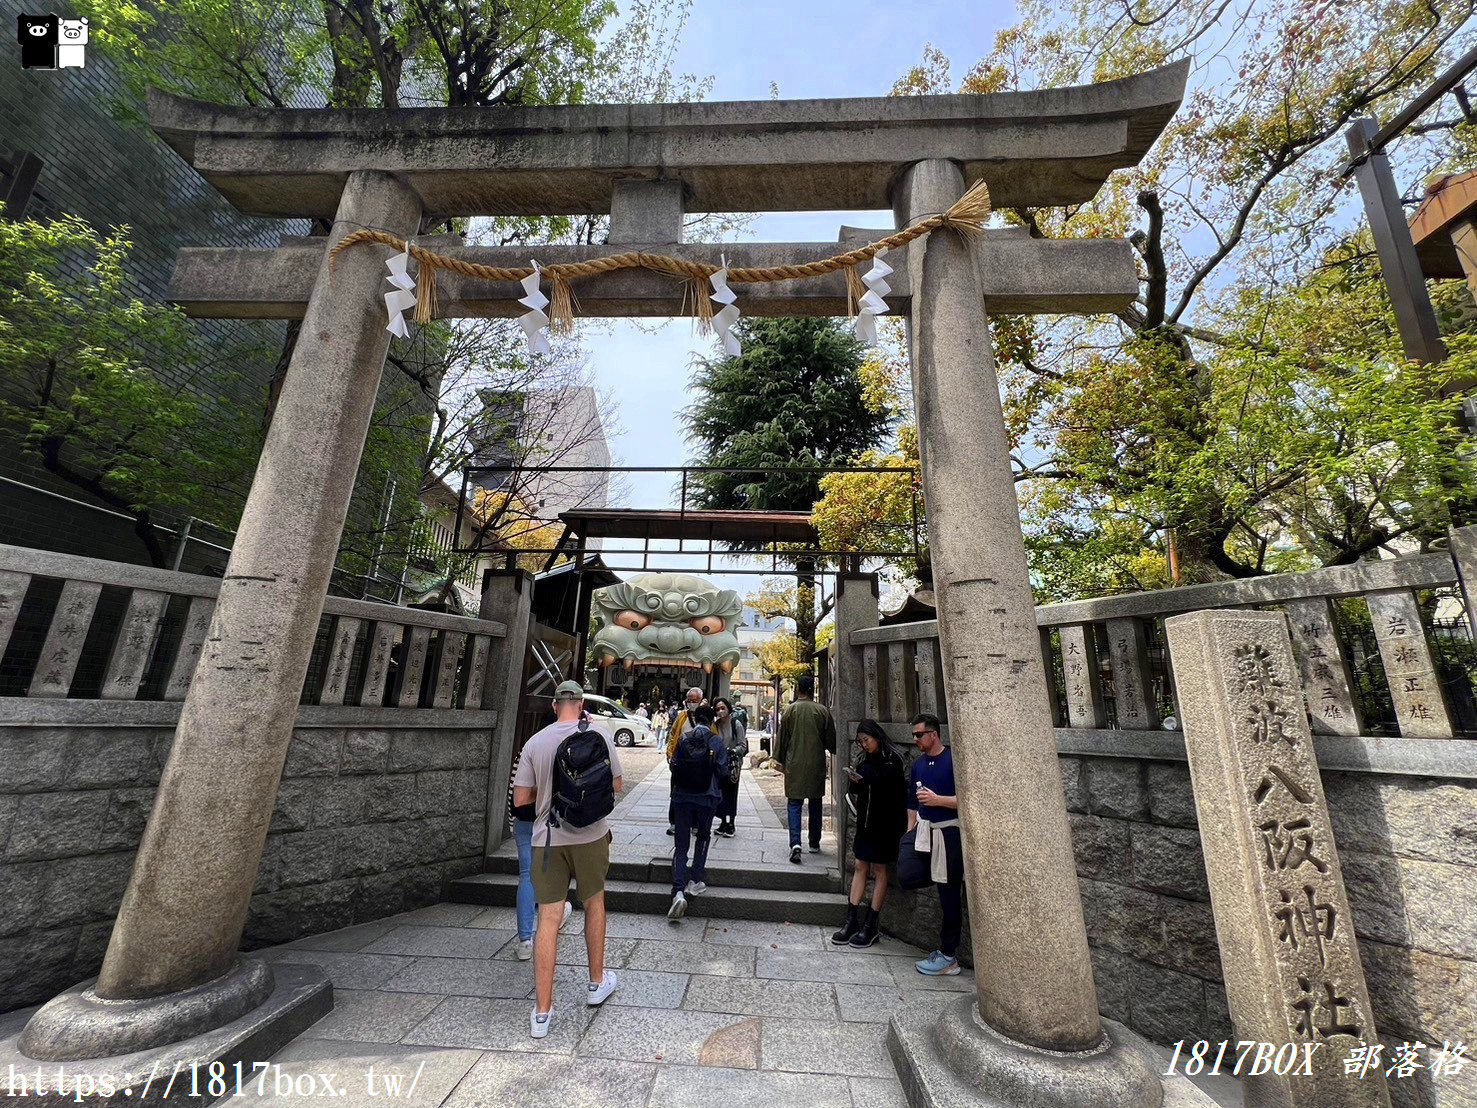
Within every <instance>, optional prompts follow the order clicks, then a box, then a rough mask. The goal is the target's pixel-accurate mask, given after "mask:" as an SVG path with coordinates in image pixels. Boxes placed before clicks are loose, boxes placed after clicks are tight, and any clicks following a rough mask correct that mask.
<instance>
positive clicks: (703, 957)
mask: <svg viewBox="0 0 1477 1108" xmlns="http://www.w3.org/2000/svg"><path fill="white" fill-rule="evenodd" d="M672 926H674V927H684V926H685V927H688V928H693V929H696V928H699V927H701V926H702V920H686V921H684V922H683V923H680V924H673V925H672ZM626 964H627V965H628V966H630V967H631V968H632V969H650V970H666V971H667V972H668V973H703V974H709V975H712V976H717V977H753V976H754V948H753V947H752V946H719V945H717V944H716V943H687V942H670V941H666V940H658V939H639V940H637V942H636V950H635V951H634V953H632V955H631V957H630V960H629V961H628V962H627V963H626ZM771 976H779V975H777V974H775V975H771Z"/></svg>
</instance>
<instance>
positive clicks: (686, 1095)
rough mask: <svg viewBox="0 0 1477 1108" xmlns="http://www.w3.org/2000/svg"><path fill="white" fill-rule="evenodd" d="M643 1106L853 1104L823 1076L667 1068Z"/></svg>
mask: <svg viewBox="0 0 1477 1108" xmlns="http://www.w3.org/2000/svg"><path fill="white" fill-rule="evenodd" d="M646 1103H647V1108H693V1106H694V1105H721V1106H722V1108H780V1106H793V1108H852V1104H853V1100H852V1094H851V1090H850V1089H849V1088H848V1086H847V1084H846V1083H845V1082H843V1081H837V1080H836V1079H835V1078H833V1077H829V1076H818V1075H814V1074H798V1073H768V1072H765V1071H762V1070H760V1071H754V1070H734V1069H712V1068H700V1067H687V1066H673V1067H671V1068H670V1069H663V1070H662V1071H661V1072H660V1074H658V1076H657V1079H656V1086H655V1087H654V1088H653V1089H652V1090H651V1099H650V1100H648V1101H647V1102H646ZM855 1103H856V1104H858V1105H860V1104H862V1103H863V1102H862V1101H855Z"/></svg>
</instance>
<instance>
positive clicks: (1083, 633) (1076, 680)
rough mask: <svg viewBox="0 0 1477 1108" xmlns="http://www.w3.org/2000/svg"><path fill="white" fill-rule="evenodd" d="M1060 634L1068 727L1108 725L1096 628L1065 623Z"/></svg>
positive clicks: (1099, 726) (1094, 727)
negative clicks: (1065, 684) (1065, 682)
mask: <svg viewBox="0 0 1477 1108" xmlns="http://www.w3.org/2000/svg"><path fill="white" fill-rule="evenodd" d="M1057 632H1058V634H1059V635H1060V636H1061V642H1062V673H1063V675H1064V676H1065V677H1066V681H1067V726H1068V727H1086V728H1092V729H1097V728H1101V727H1106V726H1108V709H1107V708H1106V707H1105V706H1104V705H1103V685H1102V677H1101V675H1100V674H1099V672H1098V656H1097V630H1096V628H1094V627H1093V625H1092V624H1090V623H1064V624H1063V625H1062V626H1061V627H1059V628H1057Z"/></svg>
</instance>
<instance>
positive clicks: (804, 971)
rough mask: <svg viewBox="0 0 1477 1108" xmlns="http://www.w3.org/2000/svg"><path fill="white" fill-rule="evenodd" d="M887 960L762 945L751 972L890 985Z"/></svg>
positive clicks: (785, 977)
mask: <svg viewBox="0 0 1477 1108" xmlns="http://www.w3.org/2000/svg"><path fill="white" fill-rule="evenodd" d="M889 961H890V959H886V958H864V957H858V956H857V955H854V954H852V953H851V952H850V951H843V950H826V951H804V950H770V949H768V948H763V947H761V948H760V949H759V950H758V951H757V961H756V964H755V969H754V973H755V975H756V976H758V977H772V978H777V979H778V980H781V981H829V982H831V983H833V984H842V983H845V984H851V985H891V984H894V980H893V976H892V972H891V970H890V969H889V967H888V962H889ZM910 965H911V963H910ZM971 980H973V979H972V978H971Z"/></svg>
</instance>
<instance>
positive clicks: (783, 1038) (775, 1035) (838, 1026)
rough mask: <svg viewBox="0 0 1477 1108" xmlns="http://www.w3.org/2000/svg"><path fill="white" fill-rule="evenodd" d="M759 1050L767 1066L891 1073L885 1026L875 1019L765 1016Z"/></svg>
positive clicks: (858, 1074) (863, 1074)
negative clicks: (842, 1020) (847, 1020)
mask: <svg viewBox="0 0 1477 1108" xmlns="http://www.w3.org/2000/svg"><path fill="white" fill-rule="evenodd" d="M760 1051H761V1053H762V1055H763V1057H764V1068H765V1069H767V1070H789V1071H791V1072H794V1073H834V1074H838V1075H841V1076H843V1077H879V1078H885V1077H893V1076H894V1071H893V1068H892V1058H891V1056H890V1055H889V1054H888V1052H887V1028H886V1026H884V1025H882V1024H875V1023H821V1022H819V1021H816V1020H787V1019H772V1020H765V1021H764V1027H763V1030H762V1031H761V1033H760Z"/></svg>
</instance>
